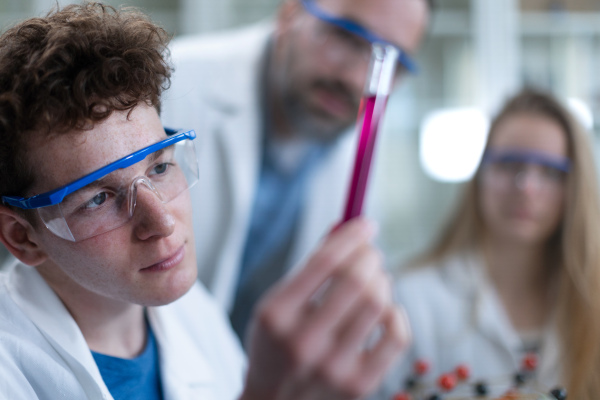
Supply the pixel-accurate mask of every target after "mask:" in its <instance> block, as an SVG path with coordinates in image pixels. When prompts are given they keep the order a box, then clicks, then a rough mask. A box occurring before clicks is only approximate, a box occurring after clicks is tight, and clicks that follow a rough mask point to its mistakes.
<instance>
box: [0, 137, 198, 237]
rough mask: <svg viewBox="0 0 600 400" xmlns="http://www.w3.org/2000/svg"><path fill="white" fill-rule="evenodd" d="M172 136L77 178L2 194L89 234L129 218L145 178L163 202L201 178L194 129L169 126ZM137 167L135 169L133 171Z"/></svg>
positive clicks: (63, 227) (62, 227)
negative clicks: (36, 190) (28, 192)
mask: <svg viewBox="0 0 600 400" xmlns="http://www.w3.org/2000/svg"><path fill="white" fill-rule="evenodd" d="M165 132H166V133H167V135H168V137H167V139H164V140H162V141H160V142H157V143H154V144H152V145H150V146H147V147H145V148H143V149H140V150H138V151H135V152H133V153H132V154H129V155H128V156H125V157H123V158H121V159H119V160H117V161H114V162H112V163H110V164H108V165H106V166H104V167H102V168H100V169H98V170H96V171H93V172H91V173H89V174H87V175H85V176H83V177H81V178H79V179H77V180H75V181H73V182H70V183H68V184H66V185H63V186H61V187H59V188H56V189H53V190H51V191H48V192H45V193H41V194H37V195H34V196H31V197H27V198H24V197H19V196H2V202H3V203H4V204H6V205H11V206H14V207H18V208H21V209H25V210H32V209H36V210H38V213H39V215H40V217H41V219H42V221H43V222H44V223H45V225H46V227H48V229H50V231H52V232H53V233H54V234H56V235H57V236H59V237H62V238H63V239H66V240H70V241H79V240H84V239H87V238H90V237H93V236H96V235H99V234H101V233H104V232H107V231H110V230H112V229H116V228H117V227H119V226H121V225H123V224H125V223H126V222H127V221H128V220H129V219H130V218H131V217H132V216H133V211H134V208H135V202H136V195H137V187H138V186H139V185H140V184H143V185H144V186H146V187H147V188H148V189H150V190H151V191H153V192H154V193H155V194H156V195H157V196H158V197H159V199H160V200H161V201H162V202H163V203H167V202H169V201H171V200H172V199H174V198H175V197H177V196H178V195H179V194H180V193H182V192H183V191H185V190H187V189H189V188H190V187H192V186H193V185H194V184H195V183H196V182H197V181H198V163H197V160H196V151H195V147H194V143H193V140H194V139H195V138H196V133H195V132H194V131H193V130H190V131H187V132H176V131H173V130H170V129H165ZM143 160H147V162H146V165H143V166H141V167H143V168H144V174H143V175H139V174H138V170H139V169H140V168H141V167H140V168H137V169H136V170H135V177H134V178H133V179H129V180H128V181H127V183H126V184H124V183H123V177H122V176H123V175H127V174H126V173H125V172H126V171H128V170H129V171H132V168H133V166H134V165H137V164H138V163H141V162H142V161H143ZM132 172H133V171H132Z"/></svg>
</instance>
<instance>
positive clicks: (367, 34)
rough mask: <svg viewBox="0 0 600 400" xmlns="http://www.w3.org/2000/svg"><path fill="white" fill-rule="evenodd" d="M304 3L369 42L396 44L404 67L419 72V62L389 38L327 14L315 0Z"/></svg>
mask: <svg viewBox="0 0 600 400" xmlns="http://www.w3.org/2000/svg"><path fill="white" fill-rule="evenodd" d="M302 5H303V6H304V8H305V9H306V10H307V11H308V12H309V13H311V14H312V15H314V16H315V17H317V18H319V19H321V20H323V21H326V22H328V23H330V24H332V25H335V26H338V27H340V28H342V29H345V30H347V31H349V32H352V33H354V34H355V35H357V36H360V37H362V38H363V39H365V40H367V41H368V42H369V43H383V44H387V45H390V46H394V47H395V48H397V49H398V61H399V62H400V64H402V65H403V66H404V68H406V69H407V70H408V71H410V72H411V73H413V74H415V73H417V71H418V67H417V64H416V63H415V62H414V61H413V59H412V58H411V57H410V56H409V55H408V54H407V53H406V52H405V51H404V50H402V49H400V48H398V46H396V45H395V44H393V43H390V42H388V41H387V40H385V39H383V38H381V37H379V36H377V35H376V34H374V33H373V32H371V31H369V30H368V29H366V28H365V27H363V26H361V25H359V24H357V23H356V22H354V21H350V20H348V19H345V18H339V17H334V16H333V15H329V14H327V13H326V12H324V11H323V10H321V9H320V8H319V7H317V6H316V5H315V4H314V0H302Z"/></svg>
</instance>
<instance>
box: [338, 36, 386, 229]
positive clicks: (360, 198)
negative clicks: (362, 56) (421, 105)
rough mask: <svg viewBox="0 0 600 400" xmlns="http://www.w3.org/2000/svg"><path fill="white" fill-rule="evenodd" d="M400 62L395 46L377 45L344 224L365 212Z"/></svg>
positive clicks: (361, 112)
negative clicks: (373, 161)
mask: <svg viewBox="0 0 600 400" xmlns="http://www.w3.org/2000/svg"><path fill="white" fill-rule="evenodd" d="M397 60H398V49H396V48H395V47H394V46H392V45H389V44H383V43H373V45H372V51H371V60H370V64H369V74H368V76H367V82H366V84H365V90H364V93H363V97H362V100H361V102H360V107H359V110H358V119H357V124H356V127H357V129H358V130H359V134H360V136H359V138H358V146H357V149H356V158H355V160H354V170H353V173H352V181H351V183H350V188H349V191H348V197H347V200H346V208H345V210H344V216H343V219H342V223H344V222H346V221H348V220H350V219H352V218H354V217H357V216H359V215H360V214H361V212H362V207H363V202H364V198H365V192H366V188H367V182H368V179H369V171H370V169H371V159H372V157H373V150H374V147H375V140H376V138H377V131H378V129H379V123H380V121H381V119H382V118H383V114H384V111H385V108H386V104H387V99H388V97H389V94H390V90H391V87H392V81H393V79H394V73H395V70H396V61H397Z"/></svg>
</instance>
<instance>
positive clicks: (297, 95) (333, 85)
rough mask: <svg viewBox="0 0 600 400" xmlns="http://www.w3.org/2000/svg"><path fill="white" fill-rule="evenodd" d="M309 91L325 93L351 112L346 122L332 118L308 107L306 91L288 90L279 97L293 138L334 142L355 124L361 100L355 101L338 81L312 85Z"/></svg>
mask: <svg viewBox="0 0 600 400" xmlns="http://www.w3.org/2000/svg"><path fill="white" fill-rule="evenodd" d="M311 89H319V90H324V91H328V92H329V93H331V94H333V95H335V96H337V97H338V98H339V99H340V101H343V102H344V103H346V104H348V105H349V109H351V110H353V112H352V113H350V114H349V116H348V117H347V118H340V117H335V116H332V115H331V114H329V113H327V112H326V111H324V110H319V109H317V108H315V107H311V106H310V105H309V104H308V99H307V98H308V93H307V90H304V91H302V90H298V89H297V88H292V87H289V88H288V90H287V92H286V93H284V95H283V96H282V97H283V98H282V100H283V101H282V106H283V111H284V113H285V116H286V118H287V120H288V122H289V124H290V126H291V128H292V131H293V132H294V134H296V135H300V136H302V137H305V138H308V139H311V140H315V141H319V142H322V143H328V142H333V141H335V140H336V139H337V138H339V137H340V136H341V135H342V134H343V133H344V132H346V131H347V129H348V128H350V127H351V126H352V125H353V124H354V122H355V119H356V113H357V112H358V106H359V102H360V99H357V98H356V96H354V95H353V94H352V92H351V90H350V89H349V88H348V87H347V86H346V85H345V84H344V83H342V82H340V81H337V80H336V81H333V80H319V81H315V82H314V83H312V85H311V87H310V89H308V90H311Z"/></svg>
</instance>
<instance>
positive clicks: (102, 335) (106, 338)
mask: <svg viewBox="0 0 600 400" xmlns="http://www.w3.org/2000/svg"><path fill="white" fill-rule="evenodd" d="M57 270H59V271H60V268H57V267H56V266H48V265H43V266H40V267H38V272H39V273H40V275H42V277H43V278H44V280H45V281H46V282H47V283H48V285H49V286H50V287H51V288H52V289H53V290H54V292H55V293H56V294H57V295H58V297H59V298H60V299H61V301H62V302H63V304H64V305H65V307H66V308H67V310H68V311H69V313H70V314H71V316H72V317H73V319H74V320H75V322H76V323H77V325H78V326H79V329H80V330H81V333H82V334H83V337H84V338H85V340H86V342H87V344H88V346H89V348H90V350H92V351H95V352H97V353H101V354H106V355H110V356H113V357H119V358H133V357H135V356H137V355H139V354H140V353H141V352H142V351H143V349H144V346H145V343H146V336H147V332H146V322H145V317H144V307H143V306H141V305H137V304H132V303H127V302H123V301H117V300H114V299H110V298H107V297H104V296H101V295H99V294H97V293H94V292H91V291H89V290H87V289H85V288H83V287H81V286H80V285H78V284H77V283H75V282H73V281H72V280H71V279H69V278H68V277H66V276H65V275H64V274H61V273H60V272H59V273H56V271H57Z"/></svg>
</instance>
